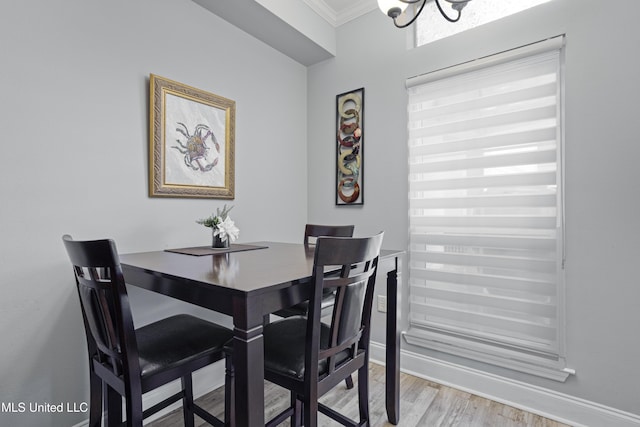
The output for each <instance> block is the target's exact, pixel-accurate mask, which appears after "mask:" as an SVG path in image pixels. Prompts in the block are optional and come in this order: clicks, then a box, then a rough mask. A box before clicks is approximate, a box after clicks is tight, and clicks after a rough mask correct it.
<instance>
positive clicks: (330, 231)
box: [273, 224, 355, 317]
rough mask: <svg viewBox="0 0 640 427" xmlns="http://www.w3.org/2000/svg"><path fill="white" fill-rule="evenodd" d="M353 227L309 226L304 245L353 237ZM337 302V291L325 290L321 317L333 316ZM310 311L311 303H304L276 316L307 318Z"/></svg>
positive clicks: (280, 311) (305, 233) (305, 232)
mask: <svg viewBox="0 0 640 427" xmlns="http://www.w3.org/2000/svg"><path fill="white" fill-rule="evenodd" d="M354 228H355V226H353V225H319V224H307V225H306V226H305V228H304V240H303V242H304V244H305V246H311V245H315V243H316V239H317V238H318V237H320V236H329V237H351V236H353V229H354ZM334 301H335V290H334V289H329V288H327V289H325V290H324V291H323V294H322V314H321V317H325V316H328V315H329V314H331V310H332V309H333V303H334ZM308 310H309V301H304V302H301V303H299V304H296V305H294V306H291V307H287V308H283V309H281V310H278V311H276V312H275V313H273V314H275V315H276V316H279V317H291V316H306V315H307V311H308Z"/></svg>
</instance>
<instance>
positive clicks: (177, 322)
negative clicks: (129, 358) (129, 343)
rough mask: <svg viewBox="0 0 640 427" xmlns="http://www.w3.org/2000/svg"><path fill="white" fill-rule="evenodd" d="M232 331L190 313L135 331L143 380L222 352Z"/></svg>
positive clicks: (230, 337)
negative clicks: (202, 357)
mask: <svg viewBox="0 0 640 427" xmlns="http://www.w3.org/2000/svg"><path fill="white" fill-rule="evenodd" d="M232 338H233V332H232V331H231V330H229V329H227V328H225V327H222V326H220V325H216V324H214V323H211V322H207V321H206V320H202V319H199V318H197V317H194V316H190V315H187V314H179V315H176V316H172V317H168V318H166V319H162V320H160V321H158V322H155V323H151V324H149V325H146V326H143V327H141V328H139V329H136V339H137V341H138V354H139V357H140V370H141V372H142V377H143V378H144V377H145V376H149V375H153V374H157V373H158V372H161V371H163V370H165V369H169V368H172V367H175V366H177V365H179V364H182V363H187V362H189V361H192V360H194V359H197V358H199V357H201V356H205V355H208V354H213V353H217V352H221V351H222V349H223V347H224V345H225V344H226V343H227V341H229V340H231V339H232Z"/></svg>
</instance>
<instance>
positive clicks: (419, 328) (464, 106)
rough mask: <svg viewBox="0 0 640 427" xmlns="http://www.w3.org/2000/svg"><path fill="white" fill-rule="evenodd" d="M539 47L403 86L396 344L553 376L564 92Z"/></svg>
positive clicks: (557, 352)
mask: <svg viewBox="0 0 640 427" xmlns="http://www.w3.org/2000/svg"><path fill="white" fill-rule="evenodd" d="M548 44H549V43H547V44H546V45H545V46H544V48H542V49H541V48H540V47H539V46H538V47H534V48H533V49H532V48H531V47H527V48H526V49H525V50H524V52H527V53H526V54H525V55H523V54H522V51H513V52H509V53H506V54H502V55H500V56H498V57H496V58H495V59H494V60H492V59H491V58H488V59H487V58H484V59H483V60H482V61H481V63H482V66H481V67H477V66H469V65H468V64H465V65H463V66H461V67H460V68H459V69H458V70H456V67H453V68H452V69H448V70H446V72H445V73H444V74H445V77H443V78H437V79H436V80H434V81H431V80H432V79H431V78H430V77H429V76H426V77H425V76H422V77H419V78H418V79H415V80H414V81H413V82H414V83H415V81H419V82H425V81H426V83H420V84H418V85H415V86H413V87H410V88H409V156H410V158H409V163H410V165H409V191H410V193H409V215H410V220H409V222H410V244H409V254H410V255H409V258H410V260H409V261H410V263H409V284H410V292H409V293H410V314H409V316H410V328H409V330H408V331H407V333H406V334H405V338H406V339H407V341H408V342H410V343H412V344H417V345H424V346H427V347H430V348H434V349H437V350H440V351H446V352H451V353H455V354H458V355H462V356H465V357H471V358H474V359H478V360H483V361H486V362H489V363H494V364H498V365H502V366H507V367H510V368H513V369H518V370H521V371H526V372H529V373H534V374H539V375H543V376H547V377H552V378H555V377H557V378H556V379H559V380H563V379H564V378H566V375H565V374H564V373H562V372H560V373H558V371H561V369H562V368H563V367H564V365H563V364H562V363H561V362H562V353H563V348H562V342H563V306H564V304H563V301H562V299H563V298H562V296H563V293H562V262H563V261H562V260H563V239H562V237H563V228H562V225H563V220H562V219H563V215H562V197H561V196H562V194H561V191H562V185H561V183H562V170H561V165H562V161H561V153H562V151H561V148H562V144H561V140H562V121H561V119H562V108H561V93H562V84H561V66H560V48H559V47H558V42H557V41H556V42H555V43H551V45H552V46H553V48H552V49H551V50H549V49H548V48H547V47H546V46H547V45H548ZM540 51H542V52H540ZM523 56H524V57H523ZM510 58H511V59H510ZM513 58H515V59H513ZM440 74H442V72H440ZM411 83H412V82H409V84H408V86H409V85H411ZM558 368H559V369H558Z"/></svg>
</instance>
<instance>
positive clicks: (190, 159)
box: [149, 74, 236, 199]
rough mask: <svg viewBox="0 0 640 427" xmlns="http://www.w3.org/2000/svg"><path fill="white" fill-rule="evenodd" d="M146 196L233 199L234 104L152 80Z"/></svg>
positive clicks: (170, 81) (187, 87)
mask: <svg viewBox="0 0 640 427" xmlns="http://www.w3.org/2000/svg"><path fill="white" fill-rule="evenodd" d="M149 84H150V98H151V99H150V114H149V116H150V117H149V122H150V138H149V139H150V149H149V175H150V176H149V196H151V197H203V198H216V199H233V198H234V197H235V194H234V172H235V170H234V162H235V154H234V149H235V146H234V144H235V141H234V139H235V110H236V104H235V101H232V100H230V99H227V98H223V97H221V96H218V95H214V94H213V93H209V92H205V91H203V90H200V89H196V88H193V87H190V86H187V85H184V84H182V83H178V82H175V81H172V80H169V79H165V78H163V77H159V76H156V75H154V74H151V76H150V78H149Z"/></svg>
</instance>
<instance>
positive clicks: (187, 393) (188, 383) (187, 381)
mask: <svg viewBox="0 0 640 427" xmlns="http://www.w3.org/2000/svg"><path fill="white" fill-rule="evenodd" d="M182 390H183V393H184V397H183V398H182V414H183V417H184V426H185V427H193V426H194V416H193V381H192V379H191V374H187V375H185V376H184V377H182Z"/></svg>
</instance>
